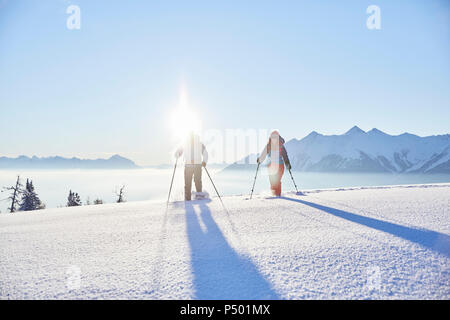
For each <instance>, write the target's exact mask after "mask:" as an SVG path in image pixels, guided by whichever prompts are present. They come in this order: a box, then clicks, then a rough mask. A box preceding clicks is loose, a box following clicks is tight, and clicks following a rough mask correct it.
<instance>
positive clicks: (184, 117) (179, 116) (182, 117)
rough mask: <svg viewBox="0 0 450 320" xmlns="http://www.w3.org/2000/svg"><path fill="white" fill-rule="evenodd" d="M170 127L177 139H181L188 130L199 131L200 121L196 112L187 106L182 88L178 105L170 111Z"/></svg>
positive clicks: (185, 135)
mask: <svg viewBox="0 0 450 320" xmlns="http://www.w3.org/2000/svg"><path fill="white" fill-rule="evenodd" d="M170 127H171V131H172V134H173V136H174V137H175V138H176V139H177V140H183V139H184V138H186V137H187V135H188V134H189V133H190V132H192V131H193V132H196V133H199V132H200V130H201V122H200V119H199V117H198V116H197V114H196V112H195V111H194V110H192V108H190V107H189V105H188V101H187V95H186V91H185V89H184V88H182V89H181V95H180V102H179V106H178V107H177V108H176V109H174V110H173V111H172V114H171V117H170Z"/></svg>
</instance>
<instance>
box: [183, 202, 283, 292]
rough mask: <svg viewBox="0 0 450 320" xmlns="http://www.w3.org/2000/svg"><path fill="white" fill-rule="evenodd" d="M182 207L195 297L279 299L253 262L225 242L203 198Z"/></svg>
mask: <svg viewBox="0 0 450 320" xmlns="http://www.w3.org/2000/svg"><path fill="white" fill-rule="evenodd" d="M195 207H197V208H199V209H200V212H199V215H198V216H197V213H196V212H195ZM185 209H186V225H187V236H188V240H189V245H190V249H191V264H192V273H193V283H194V287H195V292H196V296H195V299H219V300H227V299H237V300H241V299H252V300H253V299H255V300H256V299H279V297H278V295H277V293H276V292H275V291H274V290H273V289H272V287H271V284H270V283H269V282H268V281H267V280H266V279H265V278H264V277H263V276H262V275H261V274H260V273H259V271H258V270H257V268H256V267H255V265H254V264H253V263H252V262H251V261H250V260H249V259H246V258H245V257H242V256H239V255H238V254H237V253H236V252H235V251H234V250H233V248H232V247H231V246H230V245H229V244H228V242H227V240H226V238H225V237H224V235H223V234H222V231H221V230H220V229H219V227H218V226H217V224H216V222H215V221H214V219H213V218H212V216H211V211H210V210H209V208H208V206H207V205H206V202H205V201H195V202H194V203H192V202H189V201H187V202H186V204H185ZM202 227H203V229H202Z"/></svg>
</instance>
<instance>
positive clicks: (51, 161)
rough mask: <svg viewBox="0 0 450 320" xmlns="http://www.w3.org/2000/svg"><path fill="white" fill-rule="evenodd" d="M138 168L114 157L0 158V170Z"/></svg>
mask: <svg viewBox="0 0 450 320" xmlns="http://www.w3.org/2000/svg"><path fill="white" fill-rule="evenodd" d="M133 168H139V166H138V165H136V164H135V163H134V162H133V161H131V160H129V159H127V158H124V157H121V156H119V155H117V154H116V155H114V156H112V157H110V158H109V159H95V160H89V159H79V158H75V157H74V158H63V157H59V156H56V157H46V158H39V157H36V156H33V157H31V158H30V157H27V156H19V157H17V158H8V157H0V169H133Z"/></svg>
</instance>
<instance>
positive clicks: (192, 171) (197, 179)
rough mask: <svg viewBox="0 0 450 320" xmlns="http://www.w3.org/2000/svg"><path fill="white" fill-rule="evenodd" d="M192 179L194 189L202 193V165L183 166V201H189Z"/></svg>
mask: <svg viewBox="0 0 450 320" xmlns="http://www.w3.org/2000/svg"><path fill="white" fill-rule="evenodd" d="M192 177H194V183H195V189H196V191H197V192H202V165H201V164H188V165H185V166H184V199H185V200H191V189H192Z"/></svg>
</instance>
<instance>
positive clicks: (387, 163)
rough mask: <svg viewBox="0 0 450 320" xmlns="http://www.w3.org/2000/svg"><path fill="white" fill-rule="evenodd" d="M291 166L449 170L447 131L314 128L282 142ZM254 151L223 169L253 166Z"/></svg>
mask: <svg viewBox="0 0 450 320" xmlns="http://www.w3.org/2000/svg"><path fill="white" fill-rule="evenodd" d="M285 147H286V150H287V152H288V155H289V158H290V161H291V164H292V168H293V170H298V171H316V172H393V173H450V134H445V135H437V136H428V137H419V136H416V135H414V134H410V133H403V134H400V135H397V136H393V135H389V134H387V133H384V132H382V131H380V130H378V129H376V128H374V129H372V130H370V131H368V132H365V131H363V130H361V129H360V128H358V127H357V126H354V127H353V128H351V129H350V130H349V131H347V132H346V133H345V134H342V135H322V134H320V133H317V132H315V131H313V132H311V133H310V134H309V135H307V136H306V137H304V138H303V139H300V140H297V139H292V140H289V141H288V142H287V143H286V144H285ZM255 162H256V155H254V154H252V155H249V156H247V157H246V158H245V159H243V160H241V161H239V162H238V163H234V164H232V165H230V166H228V167H227V168H226V169H243V168H249V167H250V166H251V167H254V166H255Z"/></svg>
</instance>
